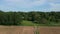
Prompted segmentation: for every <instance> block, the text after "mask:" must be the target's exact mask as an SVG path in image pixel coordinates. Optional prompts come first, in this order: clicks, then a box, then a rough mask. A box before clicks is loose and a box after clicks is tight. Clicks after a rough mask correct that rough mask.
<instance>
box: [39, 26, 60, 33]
mask: <svg viewBox="0 0 60 34" xmlns="http://www.w3.org/2000/svg"><path fill="white" fill-rule="evenodd" d="M39 32H40V34H60V27H39Z"/></svg>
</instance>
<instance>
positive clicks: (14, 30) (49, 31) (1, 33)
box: [0, 26, 60, 34]
mask: <svg viewBox="0 0 60 34" xmlns="http://www.w3.org/2000/svg"><path fill="white" fill-rule="evenodd" d="M36 31H38V32H39V34H60V27H43V26H39V27H38V28H37V27H33V26H0V34H36V33H35V32H36Z"/></svg>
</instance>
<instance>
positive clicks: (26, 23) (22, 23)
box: [21, 20, 39, 26]
mask: <svg viewBox="0 0 60 34" xmlns="http://www.w3.org/2000/svg"><path fill="white" fill-rule="evenodd" d="M21 25H22V26H38V25H39V24H36V23H33V22H32V21H27V20H23V21H22V22H21Z"/></svg>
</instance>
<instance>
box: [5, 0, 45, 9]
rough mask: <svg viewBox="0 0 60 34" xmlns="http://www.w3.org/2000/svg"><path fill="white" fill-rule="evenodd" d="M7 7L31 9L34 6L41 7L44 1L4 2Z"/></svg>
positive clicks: (7, 0) (9, 0) (8, 0)
mask: <svg viewBox="0 0 60 34" xmlns="http://www.w3.org/2000/svg"><path fill="white" fill-rule="evenodd" d="M5 2H7V5H9V6H12V7H13V6H15V7H20V8H32V7H35V6H41V5H43V4H45V3H46V0H5Z"/></svg>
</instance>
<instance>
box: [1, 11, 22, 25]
mask: <svg viewBox="0 0 60 34" xmlns="http://www.w3.org/2000/svg"><path fill="white" fill-rule="evenodd" d="M21 21H22V17H21V16H20V14H19V13H17V12H0V24H1V25H20V24H21Z"/></svg>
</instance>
